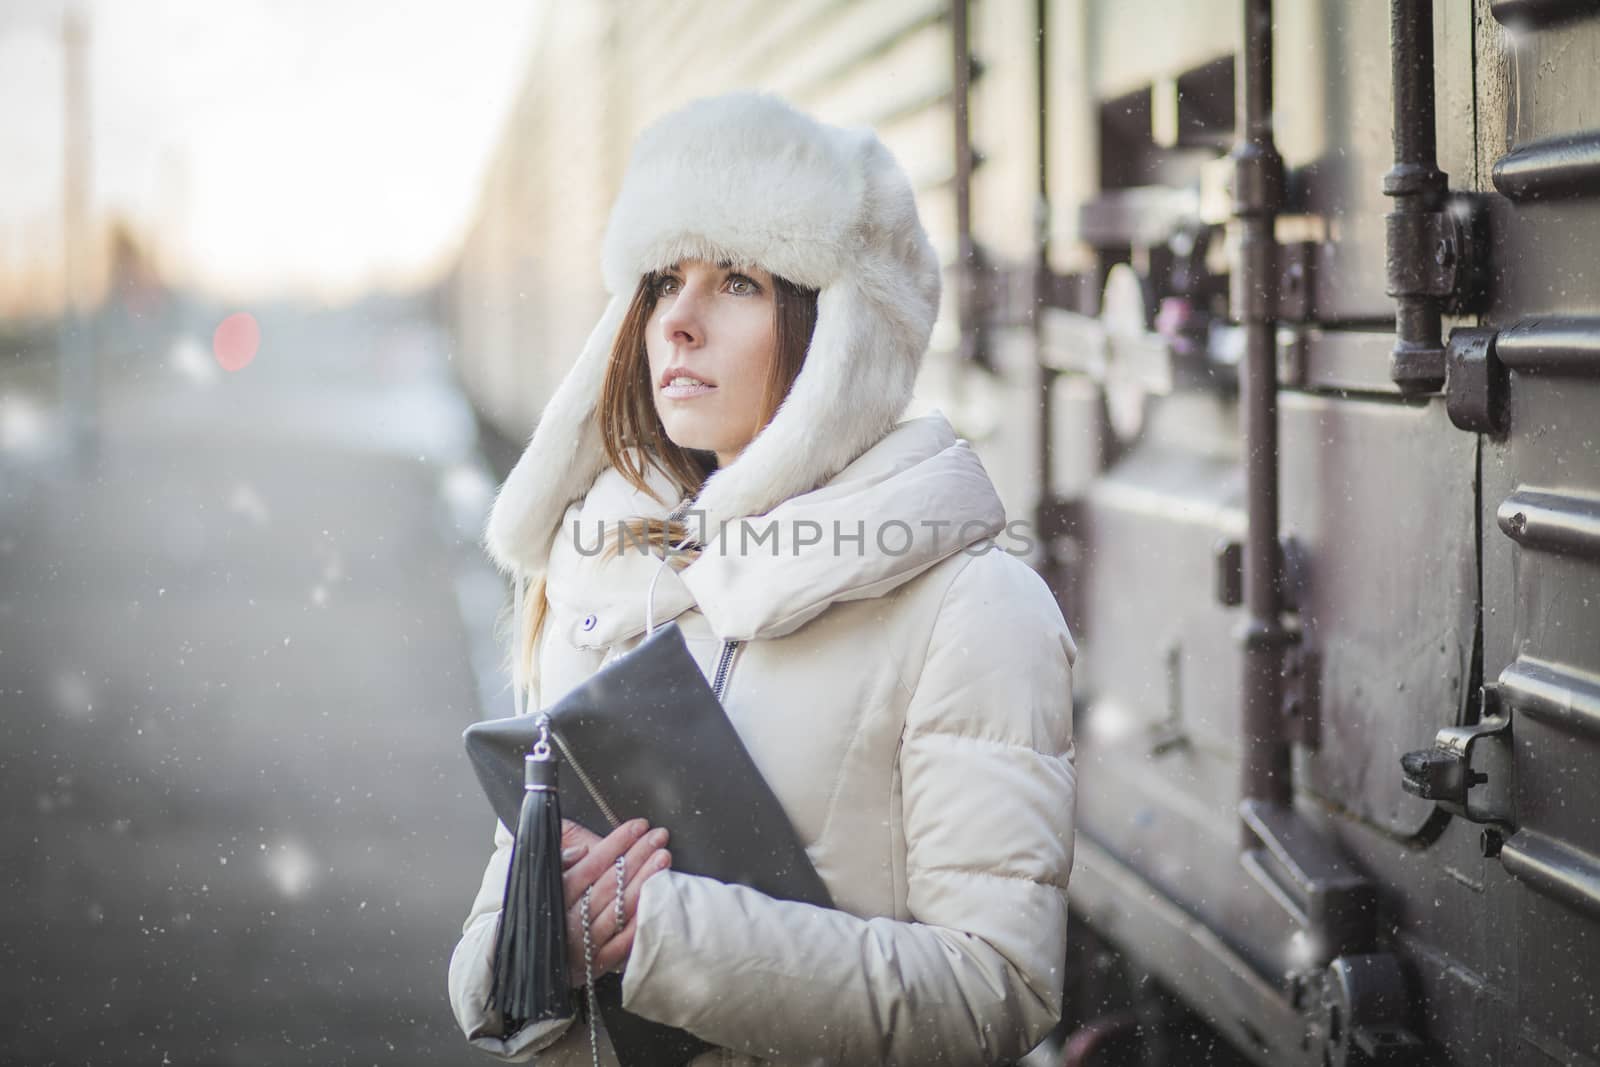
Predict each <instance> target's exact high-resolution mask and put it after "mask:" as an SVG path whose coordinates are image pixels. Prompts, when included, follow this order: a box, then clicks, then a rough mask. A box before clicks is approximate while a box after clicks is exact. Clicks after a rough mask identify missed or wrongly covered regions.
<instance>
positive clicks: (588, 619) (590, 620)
mask: <svg viewBox="0 0 1600 1067" xmlns="http://www.w3.org/2000/svg"><path fill="white" fill-rule="evenodd" d="M599 621H600V620H599V619H597V618H595V617H594V616H593V615H585V616H584V617H583V629H584V632H586V633H587V632H588V631H590V630H593V629H594V626H595V623H597V622H599Z"/></svg>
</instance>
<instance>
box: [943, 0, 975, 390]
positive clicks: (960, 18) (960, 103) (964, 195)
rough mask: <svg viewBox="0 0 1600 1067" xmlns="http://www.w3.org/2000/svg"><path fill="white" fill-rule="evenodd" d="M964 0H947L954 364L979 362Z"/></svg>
mask: <svg viewBox="0 0 1600 1067" xmlns="http://www.w3.org/2000/svg"><path fill="white" fill-rule="evenodd" d="M968 3H969V0H950V58H951V67H950V105H951V107H950V111H951V115H952V118H953V120H954V122H955V157H956V158H955V164H956V172H955V176H954V180H955V200H956V322H957V324H958V325H959V327H960V329H961V351H960V354H959V355H960V361H961V362H963V363H965V362H968V361H975V362H980V363H981V362H983V353H982V338H981V336H980V331H981V330H982V324H981V323H980V322H979V321H978V284H979V280H980V279H979V277H978V254H977V252H978V249H977V243H976V242H975V241H974V240H973V238H972V170H973V155H972V123H971V119H970V117H969V115H968V106H969V104H970V102H971V97H972V47H971V41H970V39H969V36H968V26H967V17H968Z"/></svg>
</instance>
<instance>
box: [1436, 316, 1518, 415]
mask: <svg viewBox="0 0 1600 1067" xmlns="http://www.w3.org/2000/svg"><path fill="white" fill-rule="evenodd" d="M1498 336H1499V334H1498V333H1497V332H1496V331H1495V330H1490V329H1478V328H1472V329H1462V330H1452V331H1450V341H1449V343H1448V344H1447V345H1446V346H1445V380H1444V401H1445V410H1446V411H1448V412H1449V414H1450V421H1451V422H1453V423H1455V424H1456V426H1457V427H1458V428H1460V429H1463V430H1466V431H1467V432H1468V433H1486V434H1489V435H1490V436H1492V437H1498V436H1500V435H1501V434H1504V433H1505V432H1506V395H1507V389H1508V376H1507V373H1506V368H1505V364H1503V363H1501V362H1500V357H1499V356H1498V355H1496V354H1495V340H1496V338H1497V337H1498Z"/></svg>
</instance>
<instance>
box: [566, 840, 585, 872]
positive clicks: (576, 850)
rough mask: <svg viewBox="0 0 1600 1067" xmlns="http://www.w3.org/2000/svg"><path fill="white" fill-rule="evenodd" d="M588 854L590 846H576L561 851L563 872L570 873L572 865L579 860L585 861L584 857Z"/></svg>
mask: <svg viewBox="0 0 1600 1067" xmlns="http://www.w3.org/2000/svg"><path fill="white" fill-rule="evenodd" d="M588 854H589V846H588V845H575V846H573V847H572V848H564V849H562V850H561V869H562V870H563V871H570V870H571V869H572V865H573V864H575V863H577V862H578V861H579V860H581V859H583V857H585V856H587V855H588Z"/></svg>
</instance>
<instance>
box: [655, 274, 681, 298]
mask: <svg viewBox="0 0 1600 1067" xmlns="http://www.w3.org/2000/svg"><path fill="white" fill-rule="evenodd" d="M677 291H678V279H676V278H662V279H661V280H660V281H659V282H656V293H657V294H665V293H676V292H677Z"/></svg>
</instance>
